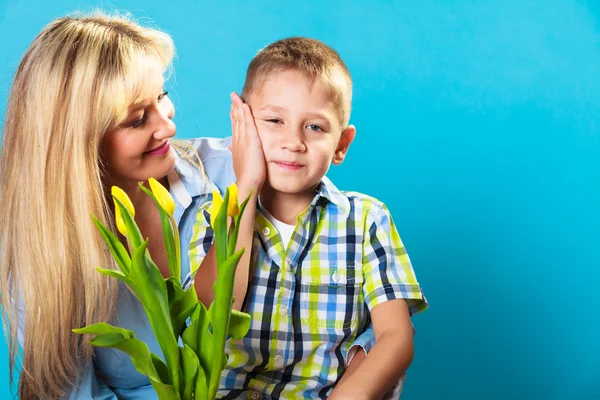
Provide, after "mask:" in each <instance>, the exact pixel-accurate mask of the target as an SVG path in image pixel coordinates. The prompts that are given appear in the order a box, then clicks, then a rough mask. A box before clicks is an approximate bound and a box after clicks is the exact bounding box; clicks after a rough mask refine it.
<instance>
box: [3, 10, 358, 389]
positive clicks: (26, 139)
mask: <svg viewBox="0 0 600 400" xmlns="http://www.w3.org/2000/svg"><path fill="white" fill-rule="evenodd" d="M173 52H174V47H173V43H172V40H171V38H170V37H169V36H168V35H166V34H164V33H162V32H160V31H157V30H155V29H148V28H144V27H141V26H139V25H138V24H136V23H134V22H132V21H131V20H130V19H128V18H127V17H125V16H107V15H103V14H96V15H92V16H89V17H86V16H79V17H67V18H59V19H57V20H55V21H53V22H52V23H50V24H49V25H48V26H47V27H45V28H44V29H43V30H42V32H41V33H40V34H39V35H38V36H37V37H36V38H35V40H34V41H33V43H32V44H31V46H30V47H29V49H28V50H27V52H26V54H25V55H24V57H23V59H22V61H21V63H20V65H19V67H18V70H17V73H16V75H15V79H14V82H13V86H12V89H11V93H10V98H9V101H8V110H7V114H6V123H5V126H4V131H3V144H2V153H1V155H0V226H2V230H1V231H0V291H1V293H2V306H3V309H4V311H5V324H6V331H7V332H8V334H9V345H10V356H11V359H10V367H11V372H12V369H13V366H14V360H15V356H16V354H17V344H20V345H21V346H22V348H23V354H22V372H21V374H20V379H19V397H20V398H21V399H34V398H59V397H63V396H68V397H70V398H72V399H87V398H90V399H91V398H94V399H114V398H129V399H133V398H139V399H148V398H156V393H155V392H154V390H153V388H152V387H151V386H150V384H149V381H148V379H147V378H146V377H145V376H142V375H141V374H139V373H138V372H137V371H136V370H135V368H134V367H133V364H132V363H131V360H130V358H129V356H128V355H126V354H125V353H122V352H120V351H117V350H113V349H110V348H96V349H94V348H92V346H90V345H89V344H87V340H88V338H86V337H84V336H81V335H76V334H73V333H72V332H71V329H72V328H76V327H82V326H86V325H90V324H92V323H95V322H99V321H110V322H111V323H112V324H114V325H117V326H122V327H124V328H127V329H130V330H133V331H135V332H136V336H137V337H138V338H139V339H141V340H143V341H144V342H146V343H147V344H148V345H149V347H150V350H151V351H152V352H154V353H156V354H158V355H162V352H161V350H160V347H159V346H158V343H157V342H156V340H155V338H154V335H153V333H152V330H151V328H150V326H149V323H148V320H147V318H146V314H145V312H144V310H143V308H142V307H141V305H140V304H139V302H138V301H137V299H135V297H134V296H133V295H132V294H131V293H130V292H129V290H128V289H127V288H124V287H121V286H120V285H118V284H117V281H116V280H114V279H112V278H108V277H106V276H105V275H102V274H100V273H98V272H97V271H96V270H95V268H96V267H99V266H101V267H104V268H106V267H107V266H108V267H110V266H112V268H115V264H114V261H113V260H112V258H111V256H110V254H109V252H108V251H107V250H106V248H105V246H104V243H103V242H102V240H101V237H100V235H99V234H98V232H97V230H96V227H95V226H94V224H93V223H92V219H91V218H90V213H91V214H92V215H94V216H95V217H96V218H98V219H99V220H100V221H101V222H102V223H104V224H105V225H106V226H110V227H113V228H112V229H113V231H114V232H116V229H114V215H113V207H112V200H111V198H110V188H111V186H112V185H117V186H119V187H121V188H123V189H124V190H125V191H126V192H127V193H128V195H129V197H130V198H131V200H132V202H133V204H134V207H135V209H136V217H135V218H136V222H137V223H138V225H139V226H140V229H141V231H142V234H143V236H144V237H150V238H154V237H161V232H160V222H159V217H158V213H157V210H156V208H155V205H154V203H153V202H152V200H151V199H150V198H149V197H147V196H146V195H145V194H143V193H142V192H141V190H140V189H139V188H138V186H137V183H138V182H139V181H143V182H147V180H148V178H150V177H154V178H156V179H158V180H159V181H161V183H162V184H163V185H165V186H166V187H168V188H169V190H170V192H171V194H172V195H173V198H174V199H175V202H176V211H175V217H176V220H177V223H178V226H179V231H180V234H181V258H182V276H184V277H185V276H186V273H187V272H188V271H189V262H188V259H187V255H188V246H189V239H190V236H191V231H192V225H193V223H194V220H195V217H196V209H197V207H198V204H199V202H201V201H202V199H203V198H204V195H205V194H208V193H209V192H210V191H211V190H212V188H213V187H214V184H213V183H212V182H211V181H210V180H208V179H207V178H206V177H205V175H204V173H203V170H202V167H204V168H205V170H206V171H207V174H208V176H209V177H211V178H213V180H214V181H215V182H216V185H217V186H218V187H219V189H221V191H223V188H224V186H225V185H227V184H229V183H231V182H233V181H234V180H236V181H237V184H238V188H239V197H240V198H241V199H243V198H245V196H246V195H247V194H248V193H249V192H250V189H251V187H254V186H256V185H257V184H258V183H259V182H262V180H264V170H262V171H261V170H259V169H257V168H256V165H257V164H256V162H254V160H257V159H258V158H257V157H260V154H262V150H261V149H260V140H259V139H258V138H257V137H250V136H248V137H237V139H236V140H235V141H234V143H233V147H232V151H233V152H236V154H239V156H236V159H237V160H239V165H236V171H238V172H239V173H238V175H237V179H235V175H234V174H233V167H232V165H231V153H230V152H229V150H228V146H229V144H230V142H229V141H228V140H222V139H198V140H193V141H191V142H178V143H176V142H171V141H170V139H171V138H172V137H173V136H174V135H175V125H174V123H173V121H172V118H173V115H174V107H173V104H172V103H171V101H170V100H169V97H168V95H167V93H166V92H165V91H164V90H163V84H164V75H165V73H166V72H168V70H169V67H170V64H171V59H172V57H173ZM237 111H239V110H237ZM235 114H236V108H235V107H234V109H233V112H232V122H233V124H234V126H235V125H236V124H244V123H253V121H243V120H240V119H238V120H237V121H239V122H236V119H235V118H234V117H233V116H234V115H235ZM238 126H239V125H238ZM196 154H197V155H198V156H199V157H197V156H196ZM260 161H262V159H261V160H259V162H260ZM203 164H204V165H203ZM256 193H257V191H254V196H256ZM255 200H256V197H254V199H253V201H250V202H249V204H248V207H247V208H246V212H245V213H244V219H243V222H242V226H241V229H242V230H249V231H251V230H252V229H253V221H254V215H255V203H256V201H255ZM240 236H244V237H251V234H247V235H243V234H241V235H240ZM238 246H245V247H246V248H250V243H244V242H243V241H242V242H240V243H238ZM149 252H150V254H151V256H152V258H153V260H154V261H155V263H156V264H157V265H158V267H159V268H160V269H161V271H162V272H163V274H164V275H165V276H167V275H168V266H167V263H166V254H165V249H164V246H163V243H162V241H161V240H155V241H153V240H152V239H151V240H150V246H149ZM249 253H250V252H246V257H245V258H243V259H242V261H241V262H240V264H239V267H238V271H237V273H236V287H235V298H236V303H235V304H234V307H236V308H239V307H240V306H241V303H242V302H243V299H244V296H245V291H246V287H247V282H248V264H249ZM198 277H199V278H198V279H196V290H197V292H198V296H199V298H200V299H201V300H202V301H203V302H205V303H210V301H211V298H212V282H213V281H214V277H215V265H214V254H213V252H212V250H211V251H210V252H209V253H208V255H207V257H206V258H205V261H204V263H203V264H202V267H201V270H200V271H199V273H198ZM367 343H368V339H367Z"/></svg>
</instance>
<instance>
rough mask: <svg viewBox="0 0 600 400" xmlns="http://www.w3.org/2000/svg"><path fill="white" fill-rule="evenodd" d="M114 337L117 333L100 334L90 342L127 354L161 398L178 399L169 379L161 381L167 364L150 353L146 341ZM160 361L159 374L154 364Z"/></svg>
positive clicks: (165, 399) (166, 399) (177, 394)
mask: <svg viewBox="0 0 600 400" xmlns="http://www.w3.org/2000/svg"><path fill="white" fill-rule="evenodd" d="M116 337H118V334H109V335H101V336H97V337H96V338H95V339H94V340H92V341H90V343H91V344H93V345H95V346H98V347H111V348H113V349H118V350H121V351H123V352H125V353H127V354H129V356H130V357H131V361H132V362H133V366H134V367H135V369H136V370H137V371H138V372H139V373H140V374H143V375H146V376H147V377H148V379H149V380H150V383H151V384H152V386H153V387H154V389H155V390H156V392H157V393H158V395H159V398H160V399H161V400H163V399H164V400H179V399H180V397H179V392H178V391H177V389H176V388H175V387H174V386H173V385H171V381H170V380H168V381H166V382H165V381H163V379H164V378H165V377H164V371H165V370H167V366H166V365H164V363H163V362H162V360H160V358H158V356H156V355H153V354H152V353H150V350H149V349H148V346H147V345H146V343H144V342H142V341H141V340H138V339H121V340H115V339H116ZM161 363H162V365H161V366H160V367H159V369H160V370H161V371H162V372H161V374H160V375H159V374H158V372H157V369H156V365H157V364H158V365H160V364H161ZM161 375H163V376H161Z"/></svg>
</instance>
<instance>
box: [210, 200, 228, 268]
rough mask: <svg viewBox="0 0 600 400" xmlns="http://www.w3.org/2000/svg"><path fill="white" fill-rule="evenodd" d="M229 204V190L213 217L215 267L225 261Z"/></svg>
mask: <svg viewBox="0 0 600 400" xmlns="http://www.w3.org/2000/svg"><path fill="white" fill-rule="evenodd" d="M228 202H229V190H226V191H225V197H224V198H223V202H222V203H221V207H220V208H219V212H217V216H216V217H215V226H213V229H214V232H215V248H216V253H217V254H216V256H217V266H219V265H221V264H223V263H224V262H225V260H226V259H227V240H228V239H227V203H228Z"/></svg>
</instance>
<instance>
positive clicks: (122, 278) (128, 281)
mask: <svg viewBox="0 0 600 400" xmlns="http://www.w3.org/2000/svg"><path fill="white" fill-rule="evenodd" d="M96 271H98V272H100V273H101V274H104V275H108V276H111V277H113V278H116V279H118V280H120V281H121V282H123V283H125V284H126V285H127V286H129V287H130V288H132V289H133V287H134V286H135V284H134V283H133V282H132V281H131V279H129V278H128V277H126V276H125V275H124V274H123V273H122V272H119V271H115V270H114V269H104V268H96Z"/></svg>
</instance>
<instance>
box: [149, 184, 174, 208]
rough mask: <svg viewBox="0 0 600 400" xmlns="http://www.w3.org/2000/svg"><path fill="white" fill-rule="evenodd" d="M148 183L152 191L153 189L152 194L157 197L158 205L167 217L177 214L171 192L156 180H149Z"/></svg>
mask: <svg viewBox="0 0 600 400" xmlns="http://www.w3.org/2000/svg"><path fill="white" fill-rule="evenodd" d="M148 183H150V189H152V193H153V194H154V197H156V201H158V204H160V206H161V207H162V209H163V210H165V212H166V213H167V215H169V216H171V215H173V214H174V213H175V202H174V201H173V198H172V197H171V194H170V193H169V191H168V190H167V189H166V188H165V187H164V186H163V185H161V184H160V182H158V181H157V180H156V179H154V178H150V179H148Z"/></svg>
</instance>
